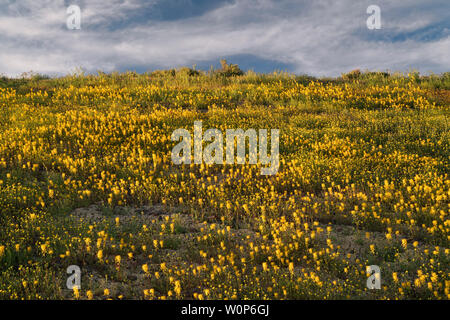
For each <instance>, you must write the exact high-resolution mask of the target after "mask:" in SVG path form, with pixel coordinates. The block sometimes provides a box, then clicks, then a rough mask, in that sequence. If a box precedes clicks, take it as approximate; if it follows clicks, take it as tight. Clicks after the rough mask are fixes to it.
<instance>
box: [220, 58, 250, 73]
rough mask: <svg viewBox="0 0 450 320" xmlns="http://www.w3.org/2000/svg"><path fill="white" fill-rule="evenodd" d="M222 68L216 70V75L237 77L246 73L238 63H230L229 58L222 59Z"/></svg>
mask: <svg viewBox="0 0 450 320" xmlns="http://www.w3.org/2000/svg"><path fill="white" fill-rule="evenodd" d="M220 65H221V68H220V69H219V70H216V71H215V74H216V75H219V76H223V77H235V76H242V75H244V71H242V70H241V68H239V66H238V65H237V64H228V63H227V60H225V59H222V60H220Z"/></svg>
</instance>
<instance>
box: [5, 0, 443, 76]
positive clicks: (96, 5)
mask: <svg viewBox="0 0 450 320" xmlns="http://www.w3.org/2000/svg"><path fill="white" fill-rule="evenodd" d="M72 4H75V5H78V6H80V8H81V30H68V29H67V27H66V19H67V17H68V15H67V14H66V9H67V7H68V6H69V5H72ZM369 5H378V6H379V7H380V9H381V29H380V30H369V29H368V28H367V26H366V20H367V18H368V17H369V14H367V13H366V9H367V7H368V6H369ZM221 58H226V59H227V60H229V62H232V63H237V64H239V65H240V66H241V67H242V68H243V69H245V70H249V69H253V70H254V71H256V72H271V71H274V70H283V71H289V72H293V73H297V74H310V75H315V76H336V75H339V74H340V73H342V72H347V71H349V70H352V69H355V68H360V69H362V70H366V69H367V70H381V71H386V70H389V71H401V72H408V71H410V70H413V69H414V70H418V71H420V72H421V73H430V72H433V73H441V72H447V71H450V1H449V0H427V1H423V0H401V1H400V0H339V1H335V0H312V1H311V0H308V1H307V0H147V1H144V0H109V1H102V0H73V1H72V0H71V1H68V0H0V74H5V75H8V76H17V75H20V74H21V73H22V72H28V71H34V72H39V73H45V74H49V75H62V74H67V73H70V72H73V71H75V70H76V69H77V68H80V67H81V68H83V69H84V70H86V71H87V72H96V71H97V70H102V71H105V72H111V71H125V70H136V71H138V72H144V71H149V70H154V69H162V68H172V67H180V66H192V65H196V66H197V67H198V68H201V69H205V70H207V69H209V66H210V65H214V66H218V65H219V60H220V59H221Z"/></svg>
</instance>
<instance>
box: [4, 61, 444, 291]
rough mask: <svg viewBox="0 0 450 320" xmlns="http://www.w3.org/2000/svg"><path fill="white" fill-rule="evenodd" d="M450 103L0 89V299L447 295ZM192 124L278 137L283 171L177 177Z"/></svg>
mask: <svg viewBox="0 0 450 320" xmlns="http://www.w3.org/2000/svg"><path fill="white" fill-rule="evenodd" d="M449 105H450V77H449V74H448V73H447V74H443V75H441V76H428V77H424V76H419V75H417V74H409V75H388V74H383V73H362V74H359V73H355V74H348V75H346V76H344V77H339V78H333V79H315V78H310V77H306V76H294V75H288V74H282V73H278V74H276V73H274V74H268V75H260V74H254V73H251V72H250V73H247V74H245V75H237V76H234V75H233V76H228V75H214V74H204V73H199V72H197V71H195V70H189V69H181V70H173V71H160V72H153V73H146V74H136V73H132V72H128V73H123V74H116V73H113V74H103V73H99V75H95V76H94V75H73V76H66V77H62V78H45V77H32V78H31V79H9V78H8V79H7V78H1V77H0V108H1V109H0V122H1V126H0V299H200V300H201V299H449V298H450V268H449V243H450V234H449V230H450V221H449V212H450V210H449V209H450V201H449V199H450V177H449V171H450V170H449V169H450V160H449V158H450V157H449V156H450V149H449V148H450V147H449V141H450V132H449V115H450V113H449ZM194 121H202V123H203V130H206V129H207V128H219V129H220V130H223V131H225V130H226V129H227V128H243V129H247V128H254V129H259V128H264V129H271V128H276V129H279V130H280V140H279V148H280V167H279V170H278V173H277V174H275V175H269V176H263V175H261V174H260V169H261V165H260V164H258V165H251V164H248V163H246V164H243V165H242V164H235V165H230V164H224V165H217V164H214V165H206V164H201V165H198V164H194V163H192V164H191V165H175V164H174V163H173V162H172V160H171V150H172V148H173V147H174V145H175V144H176V142H173V141H172V140H171V134H172V132H173V131H174V130H176V129H178V128H185V129H187V130H189V131H190V132H192V128H193V123H194ZM71 265H77V266H79V267H80V268H81V288H79V289H77V288H76V289H74V290H69V289H68V288H67V286H66V280H67V278H68V277H69V274H67V268H68V267H69V266H71ZM370 265H377V266H379V267H380V270H381V289H379V290H377V289H374V290H369V289H368V288H367V286H366V281H367V278H368V275H367V274H366V267H367V266H370Z"/></svg>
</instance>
